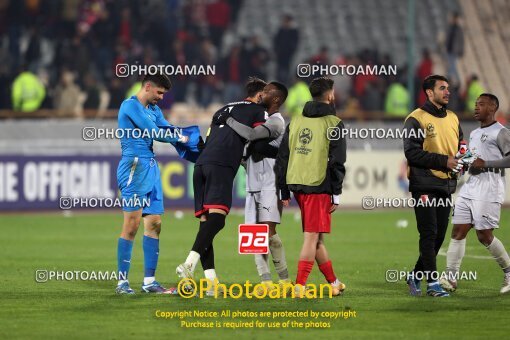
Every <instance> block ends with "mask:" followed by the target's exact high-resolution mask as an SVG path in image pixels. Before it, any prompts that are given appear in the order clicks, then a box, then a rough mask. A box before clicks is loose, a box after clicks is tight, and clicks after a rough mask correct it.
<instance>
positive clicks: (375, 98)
mask: <svg viewBox="0 0 510 340" xmlns="http://www.w3.org/2000/svg"><path fill="white" fill-rule="evenodd" d="M379 84H380V82H378V81H374V82H367V83H365V91H364V92H363V96H362V97H361V100H360V105H361V108H362V109H363V110H364V111H379V112H380V111H382V110H383V94H382V92H381V89H380V86H379Z"/></svg>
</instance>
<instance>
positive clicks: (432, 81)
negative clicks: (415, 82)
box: [422, 74, 450, 95]
mask: <svg viewBox="0 0 510 340" xmlns="http://www.w3.org/2000/svg"><path fill="white" fill-rule="evenodd" d="M438 80H442V81H445V82H447V83H449V82H450V81H449V80H448V78H446V77H445V76H440V75H439V74H433V75H431V76H428V77H427V78H425V79H424V80H423V85H422V88H423V92H425V95H427V90H434V86H436V81H438Z"/></svg>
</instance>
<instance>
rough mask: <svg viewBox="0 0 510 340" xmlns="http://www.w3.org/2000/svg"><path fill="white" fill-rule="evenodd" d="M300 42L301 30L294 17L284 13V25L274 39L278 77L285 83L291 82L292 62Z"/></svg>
mask: <svg viewBox="0 0 510 340" xmlns="http://www.w3.org/2000/svg"><path fill="white" fill-rule="evenodd" d="M298 43H299V31H298V29H297V28H296V27H295V24H294V19H293V18H292V16H290V15H284V16H283V18H282V25H281V26H280V28H279V30H278V32H277V33H276V35H275V37H274V39H273V51H274V52H275V54H276V65H277V70H276V72H277V77H276V78H277V79H279V81H281V82H283V83H287V82H289V80H290V78H289V71H290V63H291V62H292V59H293V58H294V54H295V53H296V50H297V46H298Z"/></svg>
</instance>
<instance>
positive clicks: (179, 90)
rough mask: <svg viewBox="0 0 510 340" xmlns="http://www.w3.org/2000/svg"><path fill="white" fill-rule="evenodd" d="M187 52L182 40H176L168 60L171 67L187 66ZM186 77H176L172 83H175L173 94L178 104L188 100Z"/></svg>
mask: <svg viewBox="0 0 510 340" xmlns="http://www.w3.org/2000/svg"><path fill="white" fill-rule="evenodd" d="M186 61H187V59H186V52H185V50H184V43H183V42H182V40H179V39H177V40H175V41H174V42H173V44H172V53H171V54H170V59H168V64H169V65H174V66H182V67H184V65H186ZM186 78H187V77H186V76H185V75H175V76H173V77H172V79H171V81H172V83H173V86H172V91H169V92H172V93H173V95H174V100H175V101H176V102H184V101H185V100H186V90H187V81H186Z"/></svg>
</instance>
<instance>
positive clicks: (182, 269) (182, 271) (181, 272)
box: [175, 263, 193, 279]
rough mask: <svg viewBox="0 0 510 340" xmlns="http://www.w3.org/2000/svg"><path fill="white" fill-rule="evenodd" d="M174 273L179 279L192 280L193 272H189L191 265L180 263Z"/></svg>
mask: <svg viewBox="0 0 510 340" xmlns="http://www.w3.org/2000/svg"><path fill="white" fill-rule="evenodd" d="M175 273H176V274H177V276H179V277H180V278H181V279H193V271H192V270H191V265H189V264H186V263H181V264H180V265H178V266H177V268H176V269H175Z"/></svg>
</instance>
